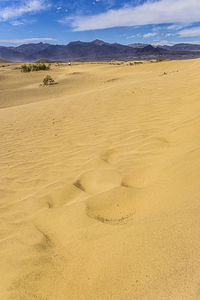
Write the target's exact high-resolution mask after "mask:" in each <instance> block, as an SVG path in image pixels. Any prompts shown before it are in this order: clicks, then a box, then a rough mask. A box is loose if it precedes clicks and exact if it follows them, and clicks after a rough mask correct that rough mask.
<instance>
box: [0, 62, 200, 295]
mask: <svg viewBox="0 0 200 300" xmlns="http://www.w3.org/2000/svg"><path fill="white" fill-rule="evenodd" d="M16 67H19V65H18V64H10V65H9V66H7V67H5V68H0V108H1V109H0V124H1V125H0V128H1V135H0V144H1V147H0V216H1V218H0V278H1V280H0V299H2V300H4V299H5V300H7V299H8V300H22V299H25V300H33V299H38V300H191V299H192V300H196V299H200V239H199V237H200V184H199V180H200V60H190V61H189V60H188V61H171V62H161V63H144V64H143V65H138V66H130V65H128V64H127V63H123V64H121V65H117V64H113V65H112V64H108V63H104V64H95V63H93V64H89V63H84V64H74V65H72V66H71V67H68V66H67V65H61V66H57V65H53V66H52V70H51V71H48V73H47V72H45V71H40V72H32V73H21V72H20V70H18V69H17V68H16ZM164 72H165V73H166V74H164ZM46 74H49V75H51V76H52V77H53V79H54V80H55V81H56V82H57V83H58V84H56V85H53V86H50V87H48V88H44V87H41V86H40V83H41V82H42V79H43V78H44V76H45V75H46Z"/></svg>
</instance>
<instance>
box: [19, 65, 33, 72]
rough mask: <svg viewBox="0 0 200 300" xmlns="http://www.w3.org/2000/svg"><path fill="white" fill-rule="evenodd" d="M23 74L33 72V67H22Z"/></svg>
mask: <svg viewBox="0 0 200 300" xmlns="http://www.w3.org/2000/svg"><path fill="white" fill-rule="evenodd" d="M21 72H24V73H27V72H31V65H29V66H27V65H26V64H24V65H22V66H21Z"/></svg>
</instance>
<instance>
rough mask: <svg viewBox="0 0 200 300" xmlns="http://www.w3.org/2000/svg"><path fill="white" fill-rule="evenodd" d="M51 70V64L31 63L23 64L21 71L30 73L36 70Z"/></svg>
mask: <svg viewBox="0 0 200 300" xmlns="http://www.w3.org/2000/svg"><path fill="white" fill-rule="evenodd" d="M47 70H50V64H49V65H45V64H32V65H31V64H29V65H26V64H24V65H22V66H21V72H24V73H28V72H34V71H47Z"/></svg>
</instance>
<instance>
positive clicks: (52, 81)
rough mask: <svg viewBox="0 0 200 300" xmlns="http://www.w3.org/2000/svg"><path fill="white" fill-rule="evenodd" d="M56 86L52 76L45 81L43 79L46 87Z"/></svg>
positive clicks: (48, 76)
mask: <svg viewBox="0 0 200 300" xmlns="http://www.w3.org/2000/svg"><path fill="white" fill-rule="evenodd" d="M52 84H55V81H54V80H53V78H52V77H51V76H50V75H47V76H46V77H45V78H44V79H43V85H44V86H48V85H52Z"/></svg>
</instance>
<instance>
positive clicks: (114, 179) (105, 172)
mask: <svg viewBox="0 0 200 300" xmlns="http://www.w3.org/2000/svg"><path fill="white" fill-rule="evenodd" d="M120 184H121V176H120V175H119V174H118V173H117V172H116V171H114V170H110V169H100V170H92V171H88V172H86V173H84V174H82V175H81V176H80V178H79V179H78V180H77V181H76V182H75V183H74V185H75V186H76V187H78V188H79V189H81V190H82V191H85V192H87V193H90V194H96V193H100V192H104V191H106V190H110V189H111V188H113V187H115V186H119V185H120Z"/></svg>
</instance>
